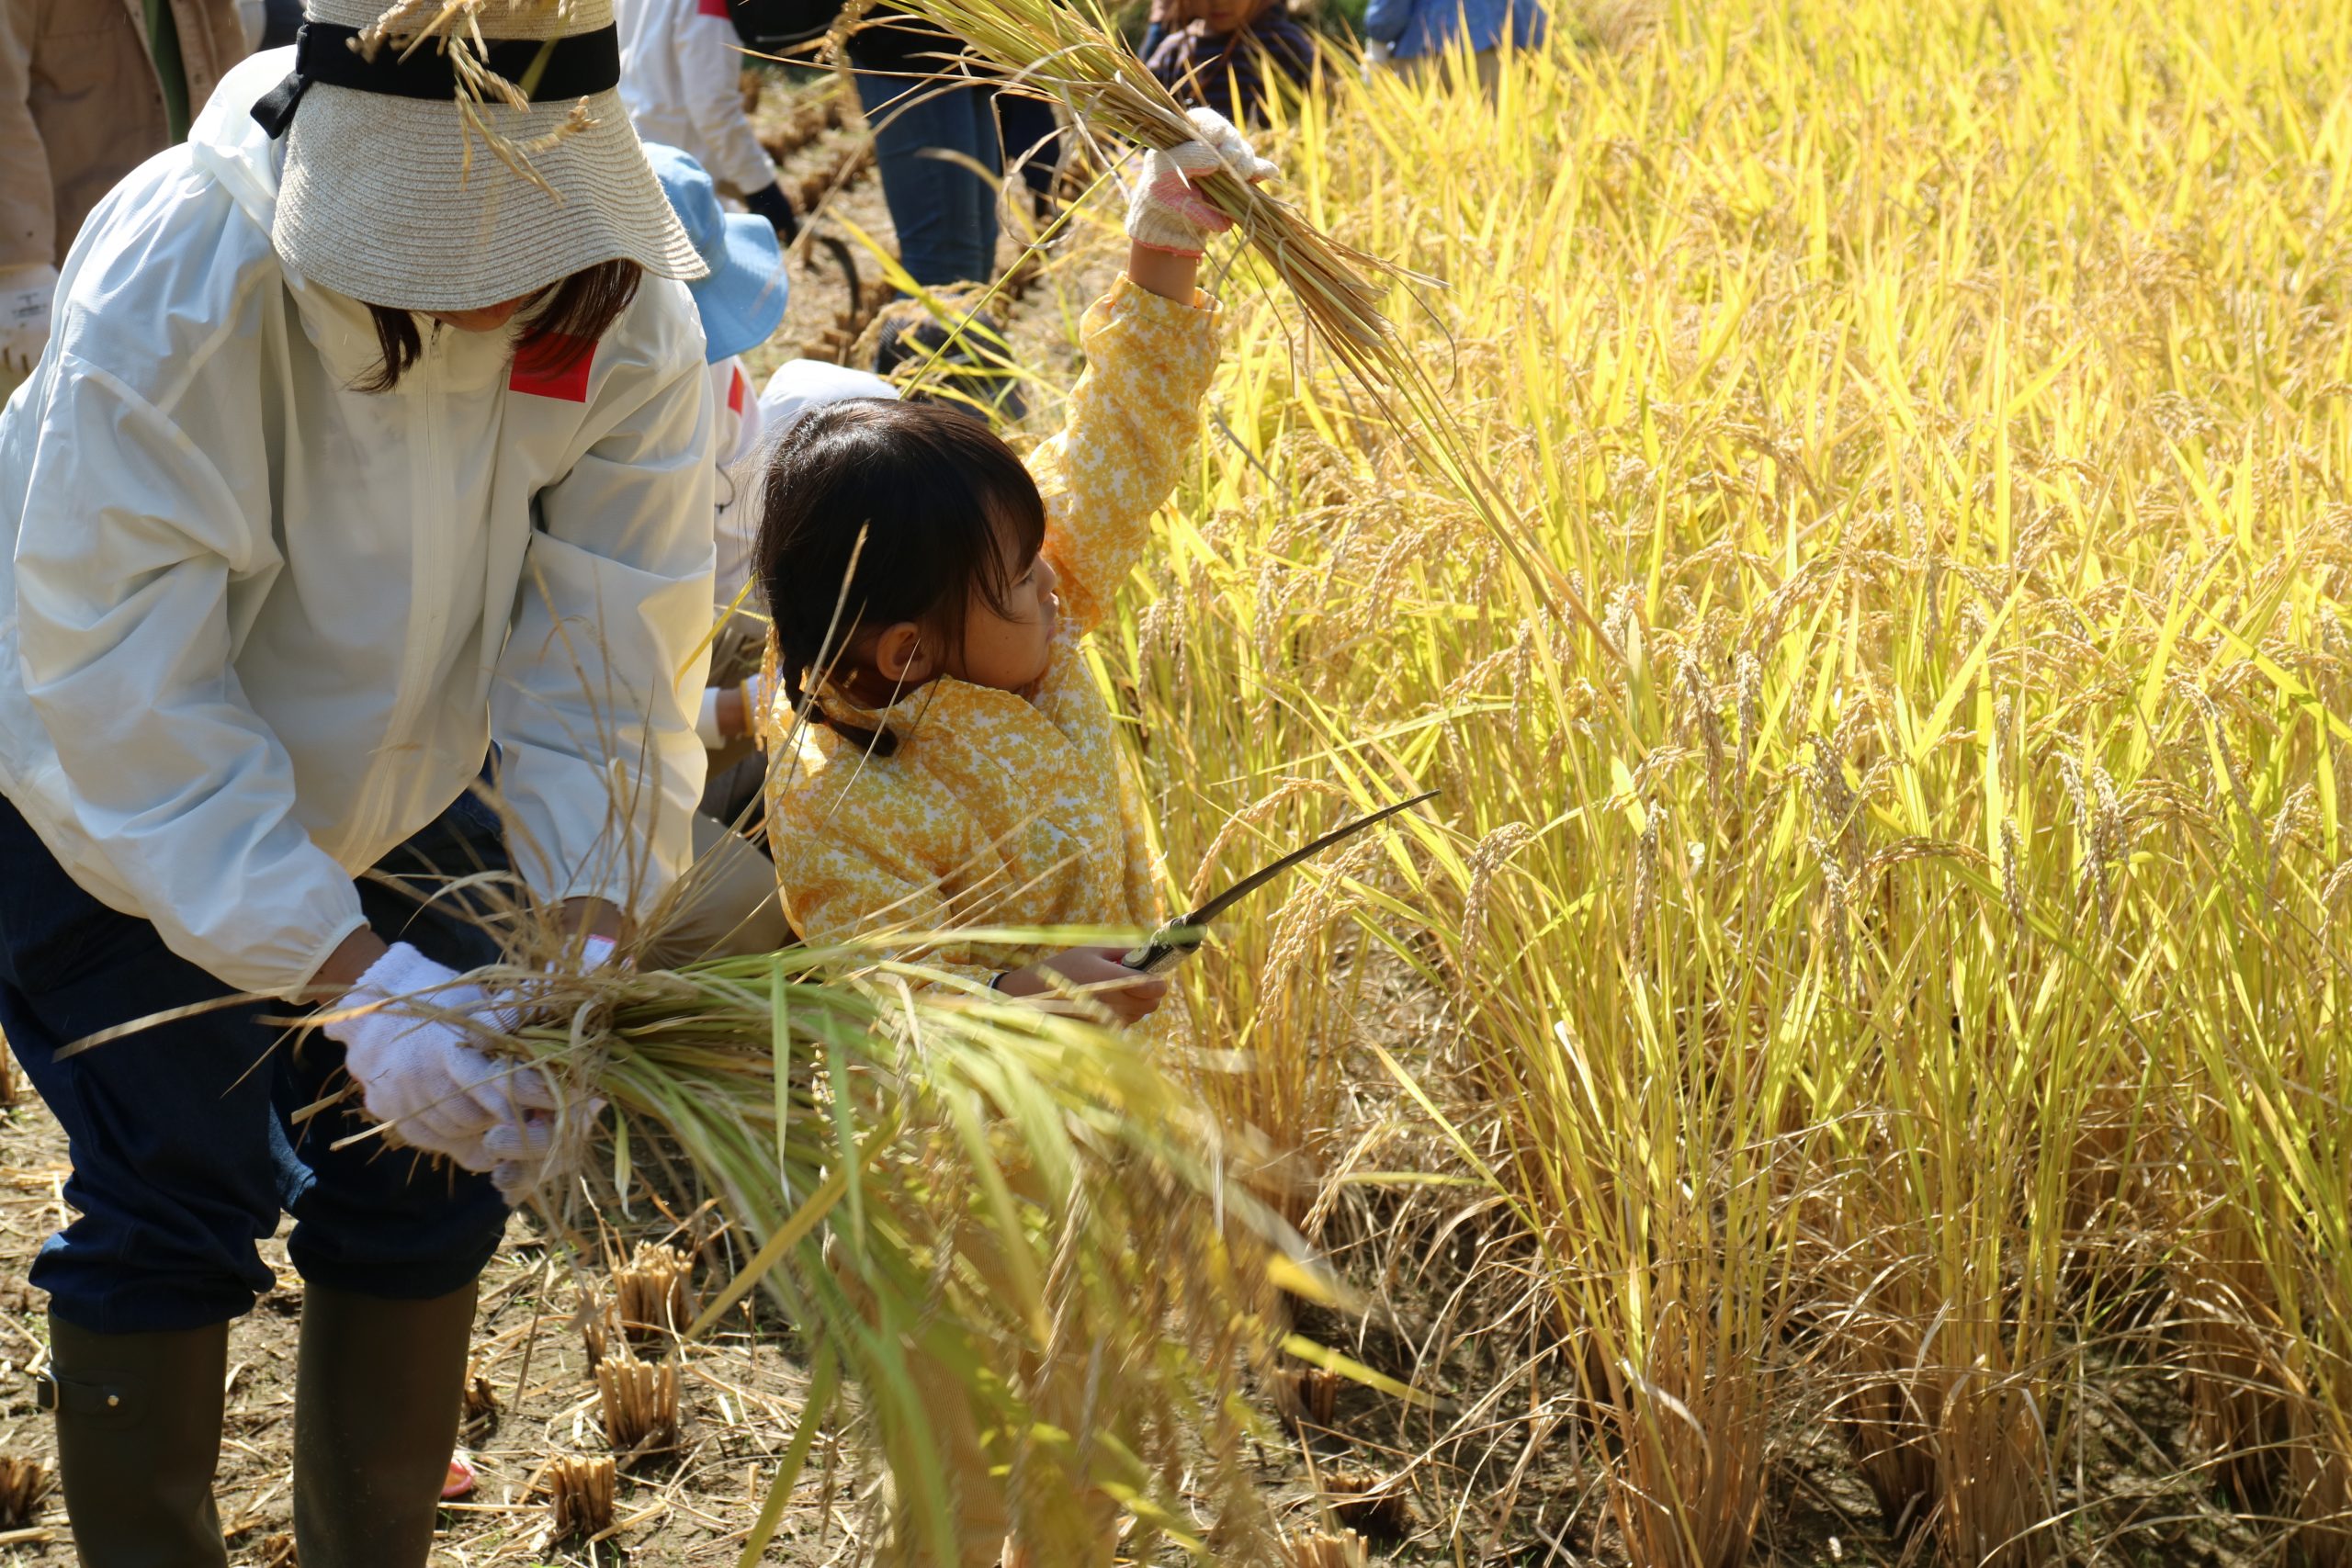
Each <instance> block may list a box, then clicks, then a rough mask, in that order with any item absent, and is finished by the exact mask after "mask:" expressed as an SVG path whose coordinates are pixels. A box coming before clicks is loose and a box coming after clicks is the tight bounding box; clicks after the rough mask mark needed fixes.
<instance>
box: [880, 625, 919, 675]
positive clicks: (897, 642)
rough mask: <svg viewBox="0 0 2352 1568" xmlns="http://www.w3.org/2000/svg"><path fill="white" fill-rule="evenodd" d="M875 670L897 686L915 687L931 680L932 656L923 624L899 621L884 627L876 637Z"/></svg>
mask: <svg viewBox="0 0 2352 1568" xmlns="http://www.w3.org/2000/svg"><path fill="white" fill-rule="evenodd" d="M874 672H875V673H876V674H877V675H879V676H881V677H882V679H884V680H885V681H888V682H890V683H891V684H892V685H894V686H915V685H921V684H922V682H925V681H928V680H930V679H931V677H932V674H933V669H932V661H931V656H930V655H929V654H928V653H926V652H924V650H923V646H922V627H921V626H918V625H916V624H915V623H914V622H912V621H898V622H895V623H893V624H892V625H890V626H885V627H883V628H882V632H881V635H880V636H878V637H876V638H875V639H874Z"/></svg>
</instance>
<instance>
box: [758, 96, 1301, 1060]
mask: <svg viewBox="0 0 2352 1568" xmlns="http://www.w3.org/2000/svg"><path fill="white" fill-rule="evenodd" d="M1193 123H1194V124H1195V126H1196V127H1198V128H1199V130H1200V140H1199V141H1193V142H1187V143H1185V144H1184V145H1183V146H1182V147H1180V148H1178V149H1176V150H1174V151H1173V152H1165V153H1162V152H1155V153H1153V154H1151V156H1150V159H1149V160H1148V163H1147V165H1146V168H1145V173H1144V177H1143V179H1142V181H1141V183H1140V184H1139V185H1138V186H1137V187H1136V195H1135V197H1134V200H1133V202H1132V204H1131V205H1130V207H1129V209H1128V214H1127V231H1128V233H1129V235H1130V236H1131V237H1132V239H1133V241H1134V243H1133V245H1132V246H1131V248H1130V250H1129V254H1128V262H1127V272H1126V275H1125V276H1124V277H1122V278H1121V279H1120V280H1119V281H1118V282H1117V283H1116V284H1115V285H1114V287H1113V288H1112V289H1111V291H1110V292H1109V293H1108V294H1107V295H1105V296H1104V297H1103V299H1101V300H1099V301H1097V302H1096V304H1095V305H1094V306H1093V308H1092V309H1091V310H1089V311H1088V312H1087V315H1086V319H1085V322H1084V324H1083V326H1082V328H1081V336H1082V339H1083V342H1084V344H1085V352H1086V361H1087V370H1086V374H1085V375H1084V377H1083V378H1080V381H1079V384H1078V386H1077V388H1076V389H1075V390H1074V391H1073V392H1072V393H1071V394H1070V406H1069V419H1068V422H1067V423H1065V425H1064V426H1063V429H1062V431H1061V433H1060V434H1058V435H1057V436H1055V437H1054V438H1053V439H1052V440H1051V441H1049V442H1047V443H1046V445H1045V446H1042V447H1040V448H1039V449H1038V451H1037V452H1036V454H1035V457H1033V458H1032V459H1031V461H1030V464H1029V466H1028V468H1023V466H1022V464H1021V461H1020V459H1019V458H1018V457H1015V456H1014V455H1013V453H1012V449H1011V448H1010V447H1008V446H1005V445H1004V443H1003V442H1002V441H1001V440H999V439H998V438H997V437H996V436H995V435H994V434H990V433H989V429H988V428H987V426H986V425H985V424H983V423H981V422H980V421H978V420H976V419H972V418H970V417H969V416H968V415H967V414H964V413H961V412H956V411H955V410H953V409H948V408H943V407H939V406H935V405H923V404H918V403H906V402H899V403H878V402H849V403H841V404H836V405H834V406H832V407H831V408H826V409H820V410H817V411H815V412H811V413H809V414H807V415H805V416H804V417H803V418H802V419H801V420H800V421H799V422H798V423H797V424H796V425H795V426H794V428H793V430H792V432H791V433H790V434H789V435H788V436H787V438H786V439H785V440H784V441H783V442H781V443H780V444H779V445H778V446H777V449H776V451H775V457H774V459H773V461H772V462H771V464H770V467H769V470H768V476H767V479H766V491H767V499H766V503H765V507H764V513H765V517H764V522H763V527H762V531H761V537H760V561H761V566H760V577H761V581H762V582H763V584H764V585H765V587H766V590H767V594H768V603H769V605H770V608H771V611H772V612H773V615H774V618H775V637H776V649H775V653H776V669H777V675H778V683H779V685H780V686H781V687H782V688H783V690H782V699H783V700H782V701H781V702H779V703H777V704H776V705H775V707H774V709H773V710H772V723H773V724H774V726H775V729H776V733H777V736H778V738H779V739H780V738H781V736H782V735H783V734H784V733H785V732H786V730H787V729H788V728H790V727H791V726H792V724H793V722H794V717H795V715H796V714H797V713H801V712H805V713H806V714H807V716H808V717H809V719H810V720H811V721H812V722H811V723H810V725H809V728H808V730H807V731H806V733H805V735H804V737H803V739H802V743H801V745H800V746H799V747H798V749H797V750H796V751H794V752H792V753H790V754H786V755H783V756H780V757H778V758H777V759H776V761H775V765H774V768H773V770H772V773H771V777H770V783H769V799H770V805H769V813H768V819H769V829H770V839H771V843H772V845H773V848H774V853H775V863H776V875H777V879H778V881H779V883H780V885H781V886H782V887H783V890H784V899H785V908H786V913H787V914H788V915H789V916H790V917H791V919H792V922H793V924H794V925H795V926H796V927H797V928H798V930H799V931H800V933H801V935H802V936H803V937H804V938H805V939H807V940H808V941H809V942H827V941H831V940H834V939H838V938H841V937H844V936H848V935H851V934H854V933H855V932H858V931H865V930H868V929H870V928H873V927H876V926H888V927H895V928H901V929H906V930H912V931H944V930H947V929H949V928H953V927H957V926H968V925H974V924H985V925H1028V926H1039V925H1104V926H1133V927H1148V926H1151V925H1154V924H1156V923H1157V922H1158V921H1159V918H1160V898H1159V872H1158V868H1157V866H1156V865H1155V864H1154V863H1153V859H1152V856H1151V854H1150V852H1149V849H1148V840H1147V838H1146V836H1145V833H1144V830H1143V823H1142V819H1141V813H1140V808H1139V804H1138V801H1137V799H1136V791H1135V788H1134V786H1133V784H1131V783H1130V782H1129V780H1128V778H1127V776H1126V772H1125V767H1124V765H1123V762H1122V759H1121V757H1120V754H1119V747H1118V741H1117V733H1116V728H1117V727H1116V721H1115V720H1114V718H1113V716H1112V715H1111V711H1110V708H1109V706H1108V705H1106V704H1105V703H1104V702H1103V696H1102V694H1101V693H1100V692H1099V691H1097V690H1096V688H1095V685H1094V682H1093V678H1092V676H1091V674H1090V673H1089V671H1087V668H1086V665H1085V661H1084V659H1083V657H1082V656H1081V654H1080V649H1079V639H1080V636H1081V635H1082V634H1083V633H1084V632H1086V631H1087V630H1088V629H1089V628H1090V627H1091V626H1094V625H1095V623H1097V622H1098V621H1100V620H1101V619H1102V618H1103V615H1105V614H1106V613H1107V612H1108V611H1109V609H1110V606H1111V601H1112V598H1113V596H1114V594H1115V593H1116V592H1117V591H1118V587H1119V584H1120V583H1121V582H1122V581H1125V578H1126V575H1127V573H1128V571H1129V570H1131V569H1132V568H1133V566H1134V565H1135V562H1136V557H1137V556H1138V555H1139V554H1140V553H1141V551H1142V549H1143V547H1144V544H1145V542H1146V540H1147V538H1148V532H1149V525H1150V518H1151V514H1152V513H1153V512H1154V511H1156V510H1157V509H1158V508H1159V505H1160V503H1161V502H1164V501H1165V500H1166V499H1167V498H1168V495H1169V492H1170V491H1172V490H1173V489H1174V488H1175V484H1176V479H1177V476H1178V473H1179V471H1180V468H1181V466H1182V463H1183V461H1184V458H1185V456H1186V454H1187V453H1188V452H1189V451H1190V450H1191V448H1192V446H1193V434H1194V429H1195V426H1196V425H1197V423H1198V421H1199V408H1200V400H1201V398H1202V396H1203V394H1204V392H1205V391H1206V389H1207V387H1208V380H1209V376H1210V374H1211V372H1212V371H1213V370H1214V368H1215V367H1216V307H1215V305H1214V303H1213V302H1211V301H1209V300H1208V299H1205V298H1204V297H1203V296H1201V295H1200V294H1199V293H1198V291H1197V289H1196V288H1195V277H1196V276H1197V273H1198V269H1199V263H1200V254H1201V248H1202V244H1203V242H1204V237H1205V236H1206V235H1207V234H1209V233H1212V232H1215V231H1218V230H1221V229H1223V228H1225V227H1226V226H1227V223H1226V220H1225V219H1224V218H1223V217H1222V216H1221V215H1219V214H1218V213H1216V211H1215V210H1214V209H1210V208H1209V207H1208V206H1207V204H1206V203H1205V202H1204V201H1202V200H1201V198H1200V197H1199V195H1198V194H1197V192H1196V191H1195V190H1194V189H1193V187H1192V186H1190V185H1189V184H1188V183H1187V182H1186V179H1185V171H1187V170H1191V171H1194V172H1198V171H1202V170H1205V169H1210V168H1215V167H1216V166H1218V165H1219V164H1220V163H1222V164H1224V166H1226V167H1228V168H1232V169H1236V170H1238V171H1240V172H1241V173H1242V174H1243V175H1245V176H1246V177H1250V178H1253V179H1256V178H1263V177H1265V176H1267V175H1271V174H1272V173H1273V172H1274V171H1273V166H1272V164H1266V163H1264V162H1262V161H1261V160H1260V159H1259V158H1258V157H1257V155H1256V154H1255V153H1254V152H1251V151H1250V146H1249V143H1248V142H1247V141H1244V140H1243V139H1242V137H1241V135H1240V133H1239V132H1238V131H1237V130H1234V128H1233V127H1232V126H1231V125H1230V124H1229V123H1227V121H1226V120H1225V119H1224V118H1221V117H1219V116H1217V115H1215V114H1212V113H1209V112H1208V111H1206V110H1198V109H1196V110H1194V111H1193ZM861 535H863V544H862V546H861V543H860V540H861ZM853 556H854V558H855V561H856V565H855V570H854V573H853V572H852V571H851V560H852V558H853ZM845 577H847V578H849V579H850V582H849V592H848V595H847V597H846V599H844V598H843V597H842V583H843V579H844V578H845ZM836 604H839V605H841V606H842V619H843V621H844V623H845V624H844V625H843V626H842V628H841V630H840V631H839V633H838V634H837V635H836V636H835V638H834V644H833V647H832V648H831V649H828V647H827V646H826V641H825V639H826V636H827V632H828V630H829V629H830V628H831V624H832V622H833V619H834V612H835V606H836ZM922 956H923V957H924V959H925V961H926V962H929V963H933V964H938V965H940V966H942V967H944V968H947V969H949V970H950V971H952V972H956V973H960V974H962V975H964V976H967V977H968V978H969V979H970V980H971V981H972V982H973V983H974V984H975V985H976V986H990V985H993V986H994V987H996V988H997V989H999V990H1000V991H1002V992H1004V993H1006V994H1009V995H1012V996H1017V997H1025V996H1037V995H1041V994H1044V993H1046V992H1048V991H1053V990H1057V989H1059V988H1062V987H1065V986H1076V987H1081V988H1084V989H1087V990H1089V991H1090V992H1091V994H1092V995H1094V996H1095V997H1096V998H1097V999H1099V1000H1100V1001H1101V1002H1102V1003H1103V1005H1105V1006H1106V1007H1108V1008H1109V1009H1110V1010H1112V1011H1113V1012H1114V1014H1116V1015H1117V1016H1118V1017H1120V1018H1121V1019H1123V1020H1125V1021H1131V1022H1132V1021H1136V1020H1137V1019H1140V1018H1142V1017H1144V1016H1145V1015H1146V1014H1148V1013H1149V1012H1150V1011H1151V1010H1153V1009H1154V1008H1156V1007H1158V1006H1159V1000H1160V998H1161V996H1162V994H1163V993H1164V991H1165V988H1166V987H1165V986H1164V985H1163V983H1162V982H1160V981H1159V980H1156V979H1151V978H1148V977H1146V976H1141V975H1138V974H1136V973H1135V972H1134V971H1132V970H1129V969H1126V968H1125V967H1123V966H1122V965H1121V964H1119V962H1118V958H1119V950H1118V949H1114V948H1093V947H1084V948H1075V949H1070V950H1068V951H1065V952H1060V953H1041V954H1037V955H1035V956H1034V957H1033V958H1032V959H1031V960H1030V961H1029V962H1026V963H1022V962H1015V963H1013V964H1011V965H1009V966H1000V965H999V964H996V963H993V962H990V961H989V959H988V958H987V956H986V955H984V954H982V953H978V952H973V951H968V950H965V949H961V948H958V947H956V946H955V945H953V944H952V943H951V944H950V945H949V946H947V947H945V948H944V949H943V948H934V949H932V950H929V951H927V952H926V953H924V954H923V955H922Z"/></svg>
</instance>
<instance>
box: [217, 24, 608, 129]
mask: <svg viewBox="0 0 2352 1568" xmlns="http://www.w3.org/2000/svg"><path fill="white" fill-rule="evenodd" d="M358 45H359V29H358V28H346V27H339V26H337V25H335V24H334V23H331V22H304V23H303V24H302V30H301V31H300V33H299V34H297V35H296V37H295V39H294V69H293V70H292V71H290V72H288V73H287V76H286V79H285V80H284V81H282V82H280V83H278V84H277V86H275V87H272V88H271V89H270V90H269V91H268V92H267V93H266V94H264V95H263V96H262V97H261V100H260V101H259V102H258V103H256V104H254V119H255V120H257V121H259V122H260V125H261V128H262V129H263V130H266V131H267V132H269V136H270V140H271V141H276V140H277V138H279V137H281V136H283V135H285V134H286V128H287V127H288V126H289V125H291V124H293V123H294V110H295V108H296V107H297V106H298V105H300V103H301V101H302V95H303V94H304V93H306V92H308V91H310V89H311V87H313V86H315V85H318V84H320V83H322V82H323V83H324V84H326V85H328V86H330V87H349V88H350V89H352V90H353V91H354V92H359V93H379V94H381V95H383V96H386V97H393V98H443V99H447V98H455V97H456V96H458V73H457V68H456V67H455V66H453V65H451V64H450V62H449V56H448V54H447V51H446V50H444V49H443V48H442V47H441V46H440V45H438V44H435V43H427V44H423V45H420V46H418V47H417V48H415V49H413V50H411V51H407V52H406V53H403V52H402V51H400V50H398V49H396V48H394V47H392V46H391V45H390V44H389V43H386V44H383V45H381V46H379V48H378V49H377V50H376V51H375V54H374V56H373V57H372V58H371V57H369V56H368V55H366V54H363V53H361V52H360V50H359V47H358ZM481 62H482V64H484V65H485V66H487V67H488V68H489V69H490V70H491V71H492V73H495V74H496V75H498V76H501V77H503V78H504V79H505V80H506V81H508V82H511V83H513V84H514V85H515V86H516V87H518V88H520V89H521V90H522V92H523V94H524V96H526V97H527V98H528V99H529V100H530V101H531V102H533V103H535V104H545V103H554V102H558V101H560V100H562V99H566V98H581V97H586V96H588V95H590V94H591V93H604V92H609V91H611V90H612V89H613V88H615V87H617V86H619V85H620V81H621V36H620V29H619V28H615V27H610V26H606V27H602V28H597V29H596V30H595V31H594V32H592V33H574V34H572V35H571V37H569V38H556V39H497V40H495V41H493V42H492V43H491V44H490V45H489V47H488V49H487V51H485V52H484V53H483V54H482V56H481Z"/></svg>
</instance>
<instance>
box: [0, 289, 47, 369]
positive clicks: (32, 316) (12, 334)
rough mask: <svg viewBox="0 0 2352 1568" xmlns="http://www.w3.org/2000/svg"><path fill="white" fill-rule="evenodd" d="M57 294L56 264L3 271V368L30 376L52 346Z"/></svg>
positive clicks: (0, 352) (0, 333)
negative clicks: (51, 327)
mask: <svg viewBox="0 0 2352 1568" xmlns="http://www.w3.org/2000/svg"><path fill="white" fill-rule="evenodd" d="M56 294H57V269H56V268H55V267H53V266H15V267H10V268H9V269H8V270H6V272H0V371H6V372H8V373H10V374H12V375H16V376H20V377H22V376H29V375H31V374H32V373H33V367H34V366H35V365H37V364H39V363H40V351H41V350H42V349H44V348H46V347H48V346H49V303H50V301H51V299H54V298H55V297H56Z"/></svg>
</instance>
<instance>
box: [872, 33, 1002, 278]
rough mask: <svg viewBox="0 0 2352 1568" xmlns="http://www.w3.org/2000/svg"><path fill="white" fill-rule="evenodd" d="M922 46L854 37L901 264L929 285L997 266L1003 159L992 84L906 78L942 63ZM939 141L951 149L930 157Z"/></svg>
mask: <svg viewBox="0 0 2352 1568" xmlns="http://www.w3.org/2000/svg"><path fill="white" fill-rule="evenodd" d="M861 44H863V45H864V46H865V47H864V48H863V50H862V49H861V47H860V46H861ZM925 47H926V48H928V47H930V46H925ZM923 52H924V50H923V49H915V50H913V51H911V53H900V52H898V51H893V50H891V49H890V48H889V47H888V44H887V43H876V42H875V41H873V40H871V39H869V38H868V35H867V34H865V33H862V32H861V33H858V34H855V35H854V36H853V37H852V39H851V42H850V60H851V63H852V65H853V66H854V67H855V68H856V69H855V71H854V74H855V76H856V79H857V96H858V101H859V102H860V103H861V104H862V105H863V106H864V107H865V119H866V123H867V124H868V125H870V126H872V127H873V129H874V161H875V165H876V169H877V171H878V172H879V173H880V175H881V177H882V199H883V201H884V203H885V204H886V205H887V206H888V208H889V209H890V222H891V225H892V227H894V228H895V229H897V231H898V234H899V265H901V266H903V267H905V268H906V269H907V274H908V276H910V277H912V278H913V279H914V280H915V281H916V282H917V283H920V284H922V286H923V287H924V288H944V287H945V286H946V285H948V284H953V283H985V282H987V281H988V280H989V278H991V277H992V276H994V275H995V270H996V231H997V222H996V185H995V180H996V177H997V176H998V175H1000V174H1001V171H1002V169H1003V166H1004V161H1003V152H1002V149H1001V146H1000V144H999V141H998V139H997V129H996V110H995V100H996V89H995V88H994V87H993V86H991V85H989V84H987V83H983V82H975V83H971V84H969V85H944V84H942V83H938V82H932V81H923V80H918V79H910V78H913V77H920V76H922V74H923V73H925V72H927V71H930V70H936V69H937V62H926V61H925V60H924V59H923V58H922V54H923ZM933 150H936V151H938V152H946V153H949V154H951V155H952V156H950V157H944V158H943V157H937V156H933ZM962 159H969V160H970V161H971V164H978V168H979V170H980V171H984V172H975V170H974V169H973V168H972V167H971V166H970V165H969V164H965V163H963V162H962V161H961V160H962Z"/></svg>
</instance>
